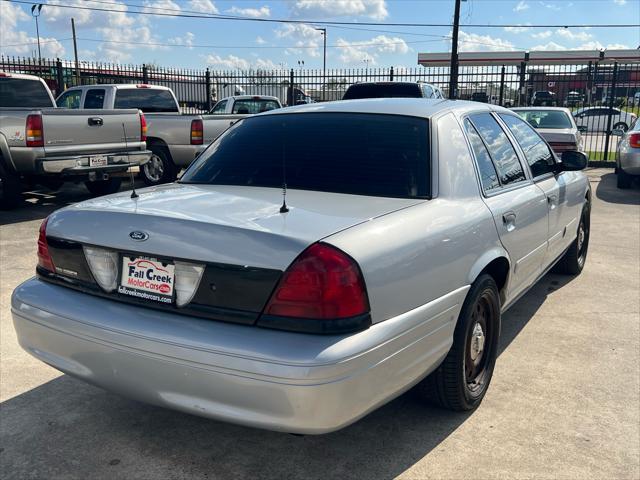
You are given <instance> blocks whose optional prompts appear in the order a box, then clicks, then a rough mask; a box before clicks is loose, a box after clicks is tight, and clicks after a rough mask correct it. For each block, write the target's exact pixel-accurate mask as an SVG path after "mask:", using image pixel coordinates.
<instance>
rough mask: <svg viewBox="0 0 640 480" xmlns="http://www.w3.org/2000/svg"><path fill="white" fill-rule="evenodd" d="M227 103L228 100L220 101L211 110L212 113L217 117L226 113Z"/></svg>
mask: <svg viewBox="0 0 640 480" xmlns="http://www.w3.org/2000/svg"><path fill="white" fill-rule="evenodd" d="M227 101H228V100H220V101H219V102H218V103H216V104H215V106H214V107H213V109H212V110H211V113H214V114H217V115H220V114H222V113H224V112H225V110H226V109H227Z"/></svg>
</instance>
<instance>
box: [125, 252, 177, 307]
mask: <svg viewBox="0 0 640 480" xmlns="http://www.w3.org/2000/svg"><path fill="white" fill-rule="evenodd" d="M174 276H175V266H174V265H173V264H171V263H164V262H161V261H159V260H156V259H155V258H148V257H130V256H127V255H124V256H123V257H122V276H121V278H120V285H119V286H118V293H122V294H124V295H129V296H132V297H136V298H142V299H145V300H152V301H154V302H160V303H171V302H172V301H173V285H174Z"/></svg>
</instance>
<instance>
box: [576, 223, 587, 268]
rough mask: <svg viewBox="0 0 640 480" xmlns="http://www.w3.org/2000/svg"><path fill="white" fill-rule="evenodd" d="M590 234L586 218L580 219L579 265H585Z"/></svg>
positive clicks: (578, 240)
mask: <svg viewBox="0 0 640 480" xmlns="http://www.w3.org/2000/svg"><path fill="white" fill-rule="evenodd" d="M588 234H589V228H588V227H587V225H586V222H585V221H584V216H583V217H582V218H581V219H580V225H578V239H577V242H578V244H577V247H578V263H579V264H580V265H584V261H585V258H586V254H587V244H588V242H587V235H588Z"/></svg>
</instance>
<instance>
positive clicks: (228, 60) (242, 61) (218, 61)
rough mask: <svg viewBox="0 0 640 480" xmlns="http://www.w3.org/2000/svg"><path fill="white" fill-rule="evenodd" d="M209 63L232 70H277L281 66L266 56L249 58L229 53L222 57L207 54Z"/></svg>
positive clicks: (206, 58)
mask: <svg viewBox="0 0 640 480" xmlns="http://www.w3.org/2000/svg"><path fill="white" fill-rule="evenodd" d="M204 61H205V63H206V64H207V65H210V66H212V67H217V68H226V69H232V70H249V69H251V68H253V69H259V70H277V69H279V68H280V67H279V66H278V65H277V64H276V63H274V62H273V61H272V60H269V59H265V58H257V59H256V60H247V59H246V58H241V57H237V56H235V55H227V56H226V57H222V56H220V55H217V54H211V55H207V56H206V57H205V59H204Z"/></svg>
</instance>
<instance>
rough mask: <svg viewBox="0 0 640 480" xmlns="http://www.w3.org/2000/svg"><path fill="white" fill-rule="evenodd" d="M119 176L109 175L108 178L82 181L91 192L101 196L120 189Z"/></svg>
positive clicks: (120, 180) (120, 181)
mask: <svg viewBox="0 0 640 480" xmlns="http://www.w3.org/2000/svg"><path fill="white" fill-rule="evenodd" d="M121 183H122V179H121V178H115V177H111V178H110V179H109V180H98V181H97V182H84V184H85V185H86V187H87V190H89V191H90V192H91V193H92V194H94V195H97V196H101V195H109V194H110V193H116V192H117V191H118V190H120V184H121Z"/></svg>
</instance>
